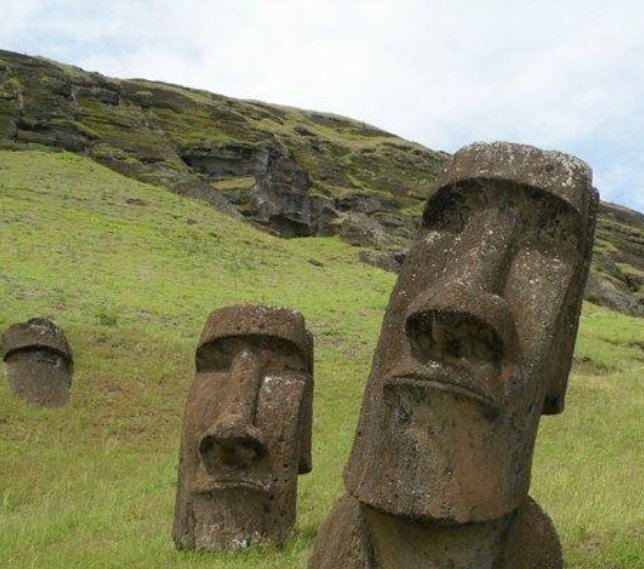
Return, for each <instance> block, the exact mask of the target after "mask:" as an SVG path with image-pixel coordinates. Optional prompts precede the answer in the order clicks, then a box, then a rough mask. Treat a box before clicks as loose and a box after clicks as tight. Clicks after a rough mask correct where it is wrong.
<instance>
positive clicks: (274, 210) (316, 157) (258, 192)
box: [0, 51, 644, 316]
mask: <svg viewBox="0 0 644 569" xmlns="http://www.w3.org/2000/svg"><path fill="white" fill-rule="evenodd" d="M34 145H39V146H40V145H44V146H47V147H49V148H63V149H66V150H69V151H72V152H77V153H82V154H84V155H87V156H90V157H92V158H93V159H95V160H97V161H98V162H100V163H102V164H104V165H107V166H109V167H110V168H112V169H115V170H117V171H118V172H121V173H123V174H125V175H127V176H129V177H133V178H135V179H138V180H141V181H147V182H150V183H153V184H156V185H161V186H163V187H166V188H167V189H169V190H171V191H173V192H176V193H180V194H184V195H189V196H194V197H199V198H200V199H203V200H206V201H207V202H209V203H211V204H212V205H214V206H216V207H217V208H219V209H220V210H222V211H225V212H227V213H228V214H229V215H232V216H237V217H240V216H243V217H244V218H245V219H247V220H249V221H251V222H253V223H255V224H259V225H261V226H262V227H264V228H267V229H269V230H271V231H273V232H276V233H278V234H279V235H282V236H305V235H331V234H339V235H340V236H341V237H342V238H343V239H344V240H345V241H347V242H349V243H352V244H355V245H360V246H363V247H366V248H367V249H366V250H365V251H363V254H362V256H361V259H362V260H364V261H366V262H370V263H375V264H377V265H379V266H382V267H384V268H387V269H390V270H396V269H397V268H398V266H399V264H400V261H401V260H402V259H403V258H404V254H405V251H406V248H407V244H408V240H409V238H410V236H411V235H412V233H413V231H414V228H415V224H416V222H417V219H418V214H419V212H420V210H421V209H422V204H423V202H424V200H425V198H426V197H427V195H428V194H429V192H430V191H431V188H432V182H433V180H434V179H435V175H436V172H437V170H438V168H439V167H440V166H441V164H442V163H443V162H444V160H445V159H446V158H447V154H445V153H441V152H436V151H433V150H429V149H427V148H424V147H423V146H421V145H419V144H414V143H411V142H408V141H405V140H403V139H401V138H399V137H396V136H394V135H392V134H390V133H387V132H384V131H382V130H380V129H377V128H375V127H372V126H369V125H365V124H364V123H361V122H358V121H355V120H351V119H347V118H343V117H338V116H334V115H329V114H323V113H318V112H313V111H304V110H300V109H294V108H287V107H279V106H276V105H267V104H265V103H261V102H257V101H242V100H237V99H231V98H228V97H224V96H221V95H215V94H212V93H207V92H205V91H198V90H194V89H187V88H183V87H178V86H175V85H168V84H163V83H156V82H152V81H145V80H118V79H110V78H107V77H104V76H102V75H99V74H97V73H88V72H85V71H83V70H81V69H78V68H75V67H71V66H67V65H63V64H59V63H56V62H52V61H48V60H45V59H42V58H33V57H28V56H23V55H19V54H15V53H11V52H6V51H0V148H1V147H4V148H16V149H23V148H30V147H33V146H34ZM600 189H601V188H600ZM598 237H599V238H598V240H597V247H596V248H595V258H594V262H593V271H592V275H591V280H590V285H589V289H588V294H587V298H588V299H590V300H592V301H593V302H596V303H598V304H603V305H606V306H609V307H611V308H613V309H616V310H619V311H622V312H625V313H628V314H633V315H638V316H642V315H644V293H643V292H642V283H643V282H644V216H643V215H642V214H638V213H637V212H632V211H629V210H625V209H624V208H621V207H619V206H614V205H612V204H603V207H602V209H601V211H600V220H599V231H598Z"/></svg>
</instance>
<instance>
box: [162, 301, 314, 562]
mask: <svg viewBox="0 0 644 569" xmlns="http://www.w3.org/2000/svg"><path fill="white" fill-rule="evenodd" d="M196 367H197V370H196V377H195V381H194V383H193V385H192V387H191V389H190V393H189V395H188V401H187V404H186V409H185V414H184V420H183V435H182V439H181V450H180V459H179V483H178V489H177V500H176V507H175V518H174V528H173V539H174V542H175V545H176V546H177V548H178V549H200V550H207V551H219V550H224V549H241V548H245V547H247V546H249V545H251V544H253V543H262V542H264V543H266V542H273V543H279V542H281V541H283V540H284V538H285V537H286V536H287V535H288V533H289V531H290V529H291V527H292V526H293V523H294V521H295V506H296V499H297V476H298V474H305V473H307V472H310V470H311V424H312V401H313V341H312V336H311V334H310V333H309V332H308V331H307V330H306V328H305V323H304V318H303V317H302V315H301V314H299V313H297V312H294V311H292V310H288V309H286V308H269V307H265V306H252V305H238V306H230V307H226V308H222V309H220V310H216V311H214V312H213V313H212V314H210V316H209V318H208V320H207V322H206V325H205V328H204V331H203V334H202V336H201V340H200V342H199V346H198V348H197V354H196Z"/></svg>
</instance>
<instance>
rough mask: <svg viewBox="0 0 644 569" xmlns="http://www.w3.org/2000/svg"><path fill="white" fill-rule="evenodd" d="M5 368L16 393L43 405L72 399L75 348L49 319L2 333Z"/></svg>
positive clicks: (58, 403)
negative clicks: (73, 348) (70, 397)
mask: <svg viewBox="0 0 644 569" xmlns="http://www.w3.org/2000/svg"><path fill="white" fill-rule="evenodd" d="M0 343H1V350H2V357H3V359H4V363H5V371H6V374H7V379H8V380H9V385H10V386H11V390H12V392H13V393H14V395H15V396H16V397H18V398H20V399H22V400H24V401H26V402H28V403H32V404H34V405H42V406H43V407H60V406H62V405H65V404H66V403H67V401H68V399H69V390H70V387H71V383H72V371H73V362H72V351H71V348H70V347H69V344H68V342H67V339H66V338H65V335H64V334H63V331H62V330H61V329H60V328H58V327H57V326H56V325H55V324H54V323H53V322H51V321H50V320H47V319H45V318H32V319H31V320H28V321H27V322H23V323H20V324H14V325H13V326H10V327H9V328H8V329H7V330H6V331H5V332H4V334H3V335H2V339H1V341H0Z"/></svg>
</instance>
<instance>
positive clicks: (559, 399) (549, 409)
mask: <svg viewBox="0 0 644 569" xmlns="http://www.w3.org/2000/svg"><path fill="white" fill-rule="evenodd" d="M598 204H599V194H598V193H597V190H596V189H595V188H591V192H589V198H588V200H587V203H586V204H585V207H586V210H585V211H584V213H585V215H586V219H587V220H588V221H587V226H586V232H587V238H586V239H585V240H584V241H583V243H585V249H584V251H583V252H582V255H583V259H584V261H583V264H582V266H581V267H580V268H579V272H578V274H577V275H575V277H574V278H573V285H572V287H571V289H570V290H569V295H570V298H569V299H565V300H564V302H563V305H564V306H567V307H568V308H567V311H566V312H565V313H564V314H563V315H562V318H561V324H560V325H559V326H558V329H559V330H561V334H560V338H561V340H560V342H559V343H558V344H557V345H556V347H555V350H554V352H553V354H552V361H553V366H552V376H551V380H550V383H549V385H548V391H547V392H546V397H545V399H544V401H543V409H542V411H541V412H542V414H543V415H556V414H558V413H561V412H562V411H563V410H564V399H565V396H566V389H567V387H568V376H569V375H570V367H571V365H572V356H573V352H574V349H575V340H576V339H577V330H578V328H579V319H580V318H581V308H582V303H583V299H584V290H585V286H586V280H587V277H588V270H589V268H590V260H591V257H592V246H593V242H594V235H595V220H596V216H597V208H598Z"/></svg>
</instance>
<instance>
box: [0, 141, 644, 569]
mask: <svg viewBox="0 0 644 569" xmlns="http://www.w3.org/2000/svg"><path fill="white" fill-rule="evenodd" d="M0 211H1V212H2V220H1V222H0V244H1V245H2V246H1V248H0V296H1V298H2V299H3V303H2V311H0V329H3V328H4V327H6V326H7V325H9V324H11V323H14V322H17V321H21V320H24V319H27V318H29V317H31V316H34V315H44V316H49V317H51V318H52V319H54V320H55V321H56V322H57V323H58V324H60V325H61V326H62V327H63V328H64V329H65V330H66V332H67V334H68V337H69V339H70V343H71V345H72V348H73V350H74V354H75V359H76V365H75V370H76V375H75V377H74V383H73V388H72V398H71V402H70V405H69V406H68V407H66V408H63V409H59V410H55V411H47V410H42V409H36V408H31V407H28V406H26V405H23V404H21V403H20V402H18V401H15V400H14V399H13V398H12V397H11V395H10V393H9V389H8V386H7V382H6V381H2V382H0V441H2V444H0V559H2V566H3V567H12V568H27V567H30V568H36V569H39V568H45V567H46V568H47V569H57V568H60V569H62V568H65V569H81V568H82V569H86V568H87V567H100V568H108V567H114V568H116V567H133V568H137V569H143V568H158V567H210V568H220V569H224V568H226V569H252V568H260V567H261V568H267V569H293V568H303V567H304V565H305V559H306V557H307V556H308V553H309V551H310V548H311V546H312V543H313V540H314V539H315V535H316V533H317V531H318V529H319V526H320V524H321V523H322V521H323V519H324V518H325V516H326V514H327V513H328V510H329V508H330V506H331V504H332V502H333V500H334V499H335V498H336V497H337V496H338V495H339V494H340V493H341V492H342V482H341V469H342V465H343V464H344V462H345V460H346V457H347V453H348V450H349V446H350V444H351V441H352V438H353V430H354V426H355V421H356V418H357V412H358V407H359V405H360V400H361V395H362V389H363V385H364V380H365V379H366V376H367V373H368V368H369V365H370V359H371V354H372V352H373V348H374V344H375V341H376V336H377V333H378V328H379V326H380V320H381V318H382V314H383V312H384V308H385V306H386V303H387V300H388V295H389V291H390V289H391V287H392V285H393V281H394V278H395V277H394V275H392V274H391V273H387V272H384V271H381V270H379V269H376V268H373V267H370V266H367V265H363V264H360V263H356V257H357V251H356V249H355V248H352V247H350V246H349V245H347V244H346V243H343V242H342V241H341V240H339V239H338V238H337V237H314V238H307V239H292V240H283V239H278V238H276V237H274V236H271V235H268V234H266V233H265V232H260V231H257V230H256V229H255V228H253V227H251V226H249V225H248V224H245V223H241V222H239V221H237V220H234V219H232V218H230V217H229V216H226V215H222V214H221V213H219V212H218V211H216V210H214V209H212V208H204V207H203V204H202V203H200V202H198V201H195V200H192V199H188V198H184V197H181V196H176V195H173V194H171V193H169V192H167V191H165V190H164V189H162V188H160V187H156V186H151V185H148V184H143V183H140V182H137V181H134V180H131V179H128V178H125V177H123V176H121V175H119V174H117V173H115V172H113V171H111V170H108V169H107V168H104V167H102V166H99V165H97V164H96V163H94V162H93V161H91V160H89V159H87V158H83V157H80V156H77V155H74V154H70V153H66V152H61V153H51V152H36V151H24V152H8V151H0ZM311 261H313V263H312V262H311ZM239 301H256V302H266V303H271V304H279V305H288V306H290V307H293V308H296V309H299V310H301V311H302V312H303V313H304V314H305V316H306V318H307V322H308V325H309V327H310V328H311V329H312V330H313V332H314V333H315V341H316V376H315V381H316V389H315V424H314V470H313V472H312V473H311V474H310V475H307V476H304V477H302V478H301V479H300V492H299V494H300V495H299V504H298V521H297V525H296V528H295V532H294V535H293V537H292V539H291V540H289V542H288V543H287V544H286V545H285V547H284V548H283V549H279V550H278V549H273V548H268V549H266V550H265V551H256V550H253V551H249V552H246V553H242V554H239V555H222V556H210V555H203V554H190V553H185V552H184V553H180V552H177V551H175V550H174V548H173V546H172V542H171V539H170V527H171V520H172V510H173V500H174V484H175V480H176V468H177V457H178V442H179V430H180V424H181V413H182V409H183V404H184V399H185V395H186V392H187V389H188V386H189V383H190V381H191V379H192V377H193V373H194V369H193V358H194V349H195V346H196V342H197V339H198V337H199V334H200V331H201V328H202V326H203V323H204V321H205V318H206V316H207V314H208V312H209V311H210V310H212V309H214V308H217V307H220V306H222V305H225V304H228V303H233V302H239ZM641 340H642V339H641V320H639V319H635V318H631V317H627V316H623V315H620V314H617V313H615V312H612V311H609V310H606V309H604V308H600V307H596V306H593V305H592V304H587V305H586V306H585V310H584V315H583V318H582V322H581V333H580V338H579V341H578V345H577V350H576V356H575V357H576V361H577V366H576V368H575V373H574V375H573V377H572V378H571V384H570V391H569V396H568V398H567V409H566V412H565V413H564V414H563V415H561V416H559V417H553V418H546V419H545V420H544V425H543V426H542V429H541V434H540V439H539V441H538V444H537V446H538V450H537V454H536V457H535V467H534V473H533V480H534V482H533V488H532V493H533V495H534V496H535V497H536V498H537V500H538V501H539V502H540V503H541V504H542V505H543V506H544V508H545V509H546V510H547V511H548V512H549V513H550V515H551V516H552V517H553V518H554V520H555V522H556V524H557V527H558V529H559V531H560V534H561V536H562V540H563V544H564V549H565V551H566V558H567V563H568V566H569V567H571V568H573V569H606V568H607V567H615V568H621V569H638V568H639V569H641V568H642V567H644V560H643V559H642V556H641V551H642V550H644V542H643V535H642V532H641V528H642V527H643V525H644V517H643V515H642V512H644V495H643V494H642V491H641V488H640V486H639V485H638V484H637V483H636V482H635V483H634V481H636V480H637V477H638V473H639V472H641V471H642V467H643V466H644V464H643V463H642V461H643V456H644V453H642V448H641V445H642V443H641V441H642V425H641V416H642V412H643V411H644V395H643V394H644V390H642V377H644V373H642V372H643V371H644V356H643V352H642V345H641Z"/></svg>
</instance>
